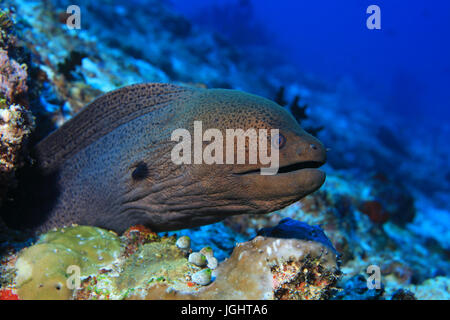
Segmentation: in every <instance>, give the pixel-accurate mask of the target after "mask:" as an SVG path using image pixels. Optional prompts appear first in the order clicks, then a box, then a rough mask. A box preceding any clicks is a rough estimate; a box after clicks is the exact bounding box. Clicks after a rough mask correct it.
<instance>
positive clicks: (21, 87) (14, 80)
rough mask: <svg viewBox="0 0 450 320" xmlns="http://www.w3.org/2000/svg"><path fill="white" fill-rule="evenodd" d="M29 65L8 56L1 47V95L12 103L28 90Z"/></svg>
mask: <svg viewBox="0 0 450 320" xmlns="http://www.w3.org/2000/svg"><path fill="white" fill-rule="evenodd" d="M27 76H28V74H27V66H26V65H25V64H22V65H19V63H17V61H15V60H14V59H10V58H9V57H8V53H7V52H6V51H5V50H2V49H0V95H2V96H4V97H5V98H6V100H7V101H8V102H10V103H13V102H16V99H17V98H18V97H19V96H20V95H22V94H24V93H26V92H27V90H28V87H27V83H26V82H27Z"/></svg>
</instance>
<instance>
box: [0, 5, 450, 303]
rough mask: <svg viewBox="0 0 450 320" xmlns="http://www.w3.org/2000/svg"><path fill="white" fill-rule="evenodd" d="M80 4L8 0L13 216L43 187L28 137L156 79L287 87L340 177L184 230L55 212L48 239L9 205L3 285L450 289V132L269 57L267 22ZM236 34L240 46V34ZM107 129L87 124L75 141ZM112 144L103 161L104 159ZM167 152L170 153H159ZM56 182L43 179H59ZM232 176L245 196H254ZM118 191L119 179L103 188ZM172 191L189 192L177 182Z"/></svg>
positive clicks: (203, 293) (306, 296)
mask: <svg viewBox="0 0 450 320" xmlns="http://www.w3.org/2000/svg"><path fill="white" fill-rule="evenodd" d="M69 4H72V3H71V2H70V1H68V0H52V1H22V0H5V1H2V3H1V4H0V133H1V145H0V205H1V206H2V207H1V208H0V211H1V213H2V214H1V216H3V217H5V216H6V215H8V214H9V215H11V214H13V211H12V210H11V211H9V208H11V207H14V205H16V204H17V202H15V201H17V197H18V194H19V191H18V190H20V186H22V185H29V186H33V185H32V184H31V182H30V181H29V180H28V179H29V176H28V175H27V174H28V171H27V170H28V167H33V164H34V163H35V162H36V154H34V153H32V152H30V150H31V149H32V148H33V147H34V146H35V145H36V143H37V142H39V141H41V140H42V138H44V137H45V136H46V135H48V134H49V133H50V132H51V131H53V130H55V129H56V128H60V127H61V125H62V124H64V123H67V122H68V121H69V120H70V119H73V118H74V116H75V114H77V113H78V112H79V111H81V110H86V109H85V106H86V105H87V104H88V103H90V102H92V101H93V100H94V99H95V98H96V97H98V96H100V95H102V94H105V93H107V92H110V91H112V90H114V89H117V88H119V87H123V86H127V85H131V84H136V83H143V82H158V83H171V84H173V86H174V87H177V88H178V87H183V88H193V89H198V90H199V92H211V90H210V89H212V88H224V89H236V90H240V91H246V92H250V93H254V94H258V95H260V96H263V97H267V98H269V99H273V100H274V102H275V103H277V104H279V105H281V106H283V107H284V110H286V111H289V112H290V113H291V114H292V116H293V117H294V118H295V119H296V120H297V122H298V123H299V124H300V125H301V127H302V128H304V129H305V130H306V131H307V132H309V133H310V134H312V135H314V136H315V137H317V138H318V139H320V141H322V142H323V144H324V147H325V148H327V149H329V151H328V152H327V164H326V165H325V167H324V169H325V171H326V172H327V179H326V181H325V183H324V185H323V186H322V187H321V188H320V189H319V190H317V191H315V192H314V193H312V194H309V195H307V196H306V197H305V198H303V199H302V200H300V201H296V202H295V203H293V204H292V205H290V206H288V207H286V208H283V209H281V210H276V211H274V212H271V213H269V214H264V215H261V214H239V215H235V216H230V217H228V218H226V219H225V220H223V221H222V222H218V223H213V224H209V225H206V226H193V225H192V224H191V223H192V222H193V221H189V223H188V222H186V221H184V222H183V221H182V222H180V224H179V225H178V226H177V227H176V228H172V230H173V229H180V230H175V231H170V232H168V233H161V232H160V231H161V230H159V229H158V228H156V226H157V225H156V224H155V228H150V229H149V228H148V227H144V226H143V225H139V224H138V223H136V222H133V221H130V222H129V225H125V224H124V223H123V221H112V222H111V224H107V223H105V225H104V226H103V227H102V228H99V227H93V226H85V225H81V224H80V225H72V224H71V222H70V221H68V222H67V221H65V222H64V223H62V224H63V225H65V227H61V226H58V228H56V229H53V228H52V227H53V226H50V227H49V228H47V230H45V232H44V233H42V234H40V235H39V236H37V237H34V236H30V235H29V234H28V233H23V232H19V231H17V230H12V229H11V228H9V227H7V226H6V225H5V224H4V223H3V221H2V218H0V299H281V300H283V299H297V300H312V299H337V300H341V299H342V300H344V299H449V298H450V290H449V288H450V276H449V272H450V261H449V257H450V255H449V250H450V220H449V212H448V211H449V207H448V203H449V202H448V194H449V193H450V189H449V178H448V174H447V173H448V172H450V171H449V169H448V159H449V158H448V152H447V150H444V149H445V148H436V145H438V146H439V145H447V144H448V141H447V140H446V139H445V137H444V136H442V137H440V136H432V135H430V133H429V132H427V131H426V129H424V128H417V132H415V135H414V137H413V138H412V137H411V134H410V133H408V132H404V131H403V130H401V129H400V128H402V127H401V124H402V123H401V121H399V120H398V119H393V118H390V115H388V114H383V115H382V117H381V118H383V119H384V121H383V123H377V122H376V121H374V119H379V118H380V114H379V113H381V112H382V111H380V110H379V108H378V105H377V102H374V101H371V100H370V99H369V98H367V97H365V96H364V95H363V93H361V92H358V91H357V90H355V88H354V86H353V84H352V81H351V80H342V81H341V82H340V83H339V84H338V85H337V86H335V87H333V86H331V85H329V84H327V83H323V82H322V81H321V79H319V78H317V77H314V76H313V75H305V74H295V72H293V71H292V70H293V69H292V68H291V67H290V66H289V65H286V62H285V61H279V60H276V62H274V61H273V60H272V62H271V64H270V66H268V67H267V68H265V66H264V65H259V64H260V63H261V61H267V57H272V52H267V55H266V53H265V52H264V51H263V50H264V49H261V47H259V49H257V50H260V51H253V50H256V49H255V47H257V46H260V45H261V44H262V42H264V39H265V37H264V36H263V34H262V33H264V31H263V30H262V29H263V28H262V27H261V26H257V25H254V28H253V27H251V28H248V27H246V30H250V31H252V30H253V31H252V32H253V34H252V32H250V33H247V34H244V33H242V34H241V35H239V29H240V28H241V27H240V26H239V25H238V24H236V25H235V26H234V28H235V29H234V30H231V29H228V27H226V26H227V25H229V22H226V21H225V22H224V26H223V28H225V29H227V32H229V33H228V34H225V33H220V31H219V32H217V30H216V31H211V29H205V28H206V27H208V25H209V24H210V23H212V22H211V21H203V23H196V22H195V20H189V19H188V18H186V17H184V16H182V15H181V14H179V13H175V12H173V10H172V8H171V7H170V6H168V5H167V4H166V2H164V1H157V0H151V1H148V3H147V5H145V6H142V7H140V8H139V10H136V2H135V1H130V2H120V3H118V4H117V5H108V6H103V5H101V3H100V2H98V3H97V2H92V1H87V0H81V1H79V5H80V7H81V10H82V12H83V18H82V28H81V29H80V30H69V29H68V28H67V27H66V25H65V22H66V19H67V13H66V11H65V9H66V8H67V6H68V5H69ZM232 6H234V9H231V7H232ZM205 10H210V9H205ZM214 10H215V11H214V12H215V13H214V14H215V15H216V16H217V15H219V16H220V15H221V13H222V12H223V11H221V10H227V12H231V11H228V10H234V11H233V12H236V11H239V12H241V13H239V14H241V15H242V14H247V13H248V12H249V11H245V10H251V1H242V2H241V4H240V6H237V7H236V4H234V5H231V4H230V5H225V6H224V8H220V7H217V8H216V9H214ZM205 12H206V11H205ZM208 12H209V11H208ZM246 12H247V13H246ZM131 13H132V14H131ZM206 18H208V17H206V16H205V19H206ZM225 20H226V19H225ZM240 23H246V21H240ZM106 26H107V27H106ZM225 29H223V30H225ZM123 30H127V32H123ZM256 32H257V33H258V34H261V37H260V38H258V39H256V38H254V37H253V36H254V35H255V34H256ZM238 36H241V38H240V39H241V43H242V46H240V45H238V46H236V45H235V44H232V43H231V42H230V41H229V40H227V37H228V38H236V37H238ZM244 42H245V43H246V45H244ZM244 47H245V48H244ZM249 47H252V49H249ZM255 52H258V54H255ZM189 90H190V89H189ZM171 94H173V92H172V93H171ZM397 98H399V99H400V97H397ZM221 110H228V109H227V107H226V106H222V107H221ZM221 110H216V111H215V112H214V114H218V113H219V111H221ZM174 114H178V113H174ZM187 116H189V114H188V113H187V114H186V117H187ZM238 118H239V117H238V116H236V117H234V118H233V119H238ZM90 120H93V119H90ZM130 127H132V126H130ZM95 128H98V127H95V126H94V125H92V126H88V129H86V130H84V131H81V132H78V133H77V134H74V137H73V140H76V139H81V138H82V137H83V135H84V134H85V133H86V132H88V131H89V130H93V129H95ZM134 128H135V129H136V131H139V132H142V130H139V127H137V126H135V127H134ZM94 131H95V130H94ZM115 142H116V145H117V141H115ZM122 144H123V143H122V142H121V145H122ZM67 146H69V143H67ZM132 146H133V147H135V148H136V149H140V147H139V144H137V143H136V144H132ZM436 149H438V150H437V151H436ZM108 154H109V153H108ZM109 155H110V154H109ZM46 156H47V157H48V158H49V159H50V158H52V157H54V154H52V153H51V152H48V153H47V154H46ZM106 158H107V157H104V158H99V159H98V163H99V164H102V167H107V166H105V165H104V162H105V161H106V160H105V159H106ZM161 162H164V158H163V157H159V158H158V159H156V160H155V161H154V162H152V164H155V165H156V164H157V163H161ZM425 164H426V165H425ZM116 168H117V167H116ZM149 168H150V169H151V168H152V167H151V166H145V165H142V163H139V164H137V165H136V168H135V169H136V170H134V171H133V174H132V175H131V174H130V177H133V179H134V180H133V181H137V182H138V183H142V182H143V181H146V180H145V179H146V178H149V176H148V174H150V178H152V177H153V176H151V175H152V174H153V175H155V176H156V175H157V174H156V173H155V171H154V170H149ZM157 172H160V171H157ZM213 173H214V172H211V171H208V174H213ZM87 176H88V175H86V176H85V177H87ZM98 176H99V177H103V176H106V174H105V175H102V174H100V175H98ZM68 180H69V179H68ZM99 180H101V179H99ZM102 181H104V180H102ZM47 182H48V184H47V188H44V189H45V190H44V191H49V190H50V187H49V186H50V183H49V182H50V181H47ZM182 183H183V182H180V185H181V184H182ZM111 185H112V184H110V186H111ZM117 185H119V183H117V180H115V182H114V186H115V187H116V186H117ZM222 185H223V184H219V183H217V182H215V183H214V184H213V187H216V188H219V187H221V186H222ZM225 189H227V190H230V192H232V196H233V197H237V196H243V197H245V196H246V194H245V191H242V192H240V193H238V192H237V188H234V189H233V188H230V187H227V188H225ZM266 189H267V190H268V189H271V190H275V191H280V192H281V191H285V190H287V189H288V188H287V187H286V186H285V185H280V186H275V185H271V186H270V188H268V187H267V188H265V190H266ZM66 190H67V192H66V196H67V199H70V200H72V202H71V201H68V202H67V203H68V204H69V205H68V207H69V208H71V209H73V212H74V213H75V215H77V214H78V213H81V211H82V210H77V209H76V208H77V205H79V204H80V201H76V200H77V199H78V200H83V199H84V198H83V197H82V196H80V195H77V196H72V198H71V191H74V190H75V189H74V188H67V189H66ZM86 190H89V194H95V192H94V191H93V190H92V189H89V188H86ZM106 190H108V192H109V191H110V190H111V188H110V187H108V188H101V189H100V191H101V192H99V194H106V193H107V192H105V191H106ZM195 191H198V190H197V189H196V190H195ZM275 191H274V192H275ZM183 192H184V193H186V192H187V189H186V188H185V189H180V192H179V194H180V195H181V196H183V195H185V194H184V193H183ZM181 196H180V199H181ZM22 199H28V198H26V197H25V198H22ZM37 200H38V204H39V202H42V203H43V202H44V201H43V200H44V199H43V198H39V197H38V198H37ZM41 200H42V201H41ZM84 200H85V199H84ZM167 201H172V204H173V205H174V206H178V205H184V204H185V202H182V200H178V199H177V198H176V197H175V196H173V197H168V200H167ZM5 203H6V204H8V206H4V204H5ZM281 207H282V206H280V208H281ZM278 208H279V207H277V208H276V209H278ZM100 209H101V210H98V211H102V212H106V213H107V214H110V213H111V214H112V211H107V208H106V207H105V206H100ZM274 210H275V209H274ZM249 211H250V210H249ZM270 211H273V210H270ZM83 212H85V211H83ZM96 213H97V211H90V212H89V213H88V215H92V216H93V215H95V214H96ZM5 220H6V219H5ZM106 220H107V219H106ZM218 220H219V219H218ZM108 222H109V221H108ZM211 222H214V221H211ZM197 225H201V223H199V224H197ZM184 227H190V228H189V229H186V228H184ZM183 228H184V229H183ZM153 229H154V230H153ZM113 230H115V231H113ZM71 266H78V267H80V274H79V276H80V283H79V287H76V288H73V287H71V286H70V285H68V284H69V283H70V284H75V282H76V281H75V282H69V283H68V282H67V279H69V278H70V279H74V278H71V276H73V275H75V274H76V269H71V268H69V267H71ZM369 266H377V267H378V268H379V270H380V274H381V286H380V288H375V289H370V288H368V286H367V280H368V278H369V276H370V273H368V272H367V270H368V267H369ZM69 286H70V287H69Z"/></svg>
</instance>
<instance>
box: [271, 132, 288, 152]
mask: <svg viewBox="0 0 450 320" xmlns="http://www.w3.org/2000/svg"><path fill="white" fill-rule="evenodd" d="M272 141H273V144H274V146H275V147H276V146H278V149H282V148H283V147H284V145H285V144H286V137H285V136H283V134H281V133H279V134H278V135H276V136H274V137H273V140H272Z"/></svg>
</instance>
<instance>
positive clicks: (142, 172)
mask: <svg viewBox="0 0 450 320" xmlns="http://www.w3.org/2000/svg"><path fill="white" fill-rule="evenodd" d="M147 176H148V167H147V164H145V163H144V162H139V163H138V164H137V166H136V168H135V169H134V170H133V172H132V173H131V177H132V178H133V180H142V179H145V178H146V177H147Z"/></svg>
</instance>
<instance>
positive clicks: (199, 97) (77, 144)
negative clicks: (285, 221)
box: [6, 83, 326, 233]
mask: <svg viewBox="0 0 450 320" xmlns="http://www.w3.org/2000/svg"><path fill="white" fill-rule="evenodd" d="M194 121H201V122H202V128H203V130H206V129H209V128H216V129H218V130H220V132H222V133H223V136H225V130H226V129H238V128H241V129H243V130H247V129H249V128H254V129H257V130H258V129H269V130H270V129H279V132H280V136H282V138H283V144H282V145H280V149H279V162H280V164H279V166H280V169H279V172H278V173H277V174H275V175H261V174H259V169H260V168H261V167H263V166H262V165H261V163H260V162H259V161H258V162H257V163H256V164H248V163H246V164H205V163H201V164H181V165H178V164H175V163H174V162H173V161H171V150H172V149H173V147H174V146H175V145H176V142H175V141H172V140H171V134H172V132H173V131H174V130H176V129H179V128H185V129H187V130H189V132H190V133H192V135H193V128H194ZM204 145H207V143H204ZM245 152H246V153H247V156H248V152H249V150H248V149H246V150H245ZM35 155H36V158H37V168H38V170H39V177H40V181H41V187H39V188H37V187H35V189H40V191H42V192H44V191H45V194H46V195H45V196H41V197H40V198H39V197H35V201H34V204H33V206H31V207H32V208H30V209H29V210H30V212H31V213H29V214H27V215H23V217H21V216H20V214H17V215H16V216H15V217H14V218H15V221H16V225H17V224H19V225H24V226H25V225H26V226H27V227H30V228H33V230H35V231H37V232H44V231H47V230H49V229H51V228H53V227H61V226H64V225H70V224H80V225H93V226H99V227H103V228H107V229H111V230H114V231H117V232H119V233H120V232H123V231H124V230H125V229H127V228H128V227H130V226H132V225H136V224H142V225H145V226H147V227H149V228H151V229H152V230H154V231H167V230H177V229H182V228H189V227H195V226H200V225H205V224H209V223H213V222H217V221H220V220H222V219H224V218H226V217H228V216H231V215H236V214H260V213H261V214H263V213H268V212H272V211H274V210H278V209H281V208H283V207H285V206H287V205H289V204H291V203H293V202H295V201H297V200H299V199H301V198H302V197H304V196H306V195H307V194H310V193H311V192H313V191H315V190H317V189H318V188H319V187H320V186H321V185H322V184H323V182H324V180H325V174H324V172H323V171H321V170H319V169H317V168H318V167H319V166H321V165H322V164H323V163H324V162H325V160H326V152H325V148H324V147H323V145H322V143H321V142H320V141H319V140H317V139H316V138H314V137H312V136H311V135H309V134H308V133H306V132H305V131H304V130H302V128H301V127H300V126H299V125H298V123H297V121H296V120H295V119H294V118H293V117H292V116H291V114H290V113H289V112H288V111H286V110H285V109H283V108H282V107H280V106H279V105H277V104H276V103H274V102H272V101H270V100H267V99H265V98H262V97H259V96H255V95H251V94H248V93H244V92H241V91H236V90H225V89H200V88H190V87H183V86H177V85H172V84H157V83H145V84H137V85H131V86H127V87H123V88H120V89H117V90H115V91H112V92H109V93H107V94H105V95H103V96H101V97H99V98H97V99H96V100H94V101H93V102H92V103H90V104H89V105H88V106H86V107H85V108H84V109H83V110H82V111H81V112H80V113H79V114H77V115H76V116H75V117H74V118H72V119H71V120H69V121H68V122H66V123H65V124H64V125H63V126H61V127H60V128H59V129H58V130H56V131H55V132H53V133H51V134H50V135H49V136H48V137H46V138H45V139H44V140H43V141H41V142H40V143H39V144H38V145H37V146H36V148H35ZM30 199H31V196H30ZM30 202H31V200H30ZM22 211H26V210H22ZM30 217H32V219H31V218H30ZM27 219H29V220H33V223H27ZM6 220H7V219H6ZM12 220H14V219H12Z"/></svg>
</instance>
